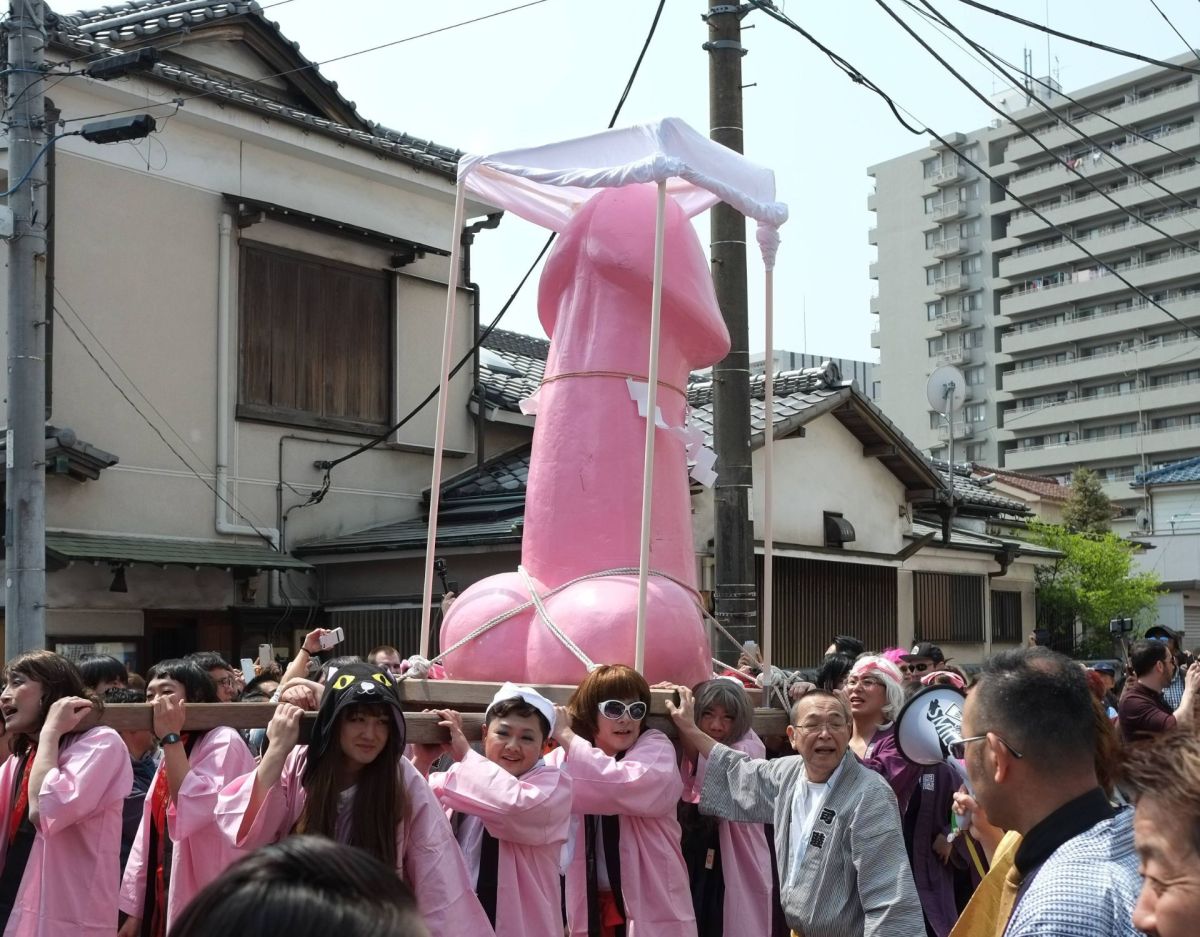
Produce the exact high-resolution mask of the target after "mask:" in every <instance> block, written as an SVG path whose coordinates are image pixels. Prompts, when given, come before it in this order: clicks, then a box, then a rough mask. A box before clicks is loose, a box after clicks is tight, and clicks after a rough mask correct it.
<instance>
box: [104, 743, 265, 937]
mask: <svg viewBox="0 0 1200 937" xmlns="http://www.w3.org/2000/svg"><path fill="white" fill-rule="evenodd" d="M166 770H167V766H166V761H165V760H164V761H162V762H160V763H159V765H158V770H157V771H155V772H154V780H152V781H151V782H150V790H149V792H148V793H147V794H146V803H145V804H144V805H143V807H142V822H141V824H140V825H139V826H138V831H137V836H136V837H135V838H134V841H133V848H132V849H130V851H129V860H128V862H126V863H125V875H124V878H123V879H122V881H121V910H122V911H124V912H125V913H126V914H128V915H129V916H130V917H136V918H140V917H142V915H143V914H144V912H145V908H146V889H147V887H151V888H152V887H153V883H151V882H149V879H150V876H151V875H152V874H153V870H154V863H155V857H154V856H149V855H147V852H148V850H149V848H150V827H151V824H152V823H153V820H152V819H151V813H152V810H153V806H154V804H153V795H154V788H155V785H156V784H157V783H158V777H159V775H160V774H162V773H163V772H164V771H166ZM253 770H254V756H253V755H252V754H250V749H249V748H247V747H246V743H245V742H244V741H242V737H241V736H240V735H239V734H238V733H237V732H236V731H235V730H234V729H230V728H228V727H225V726H221V727H219V728H216V729H210V730H209V731H208V732H205V733H204V735H202V736H201V737H200V738H199V739H197V740H196V744H195V745H194V746H193V747H192V751H191V754H189V755H188V773H187V776H186V777H185V778H184V779H183V784H181V785H180V786H179V793H178V794H177V795H176V797H175V802H174V803H172V804H168V805H167V835H168V836H170V837H171V868H170V870H169V871H170V875H171V878H170V884H169V886H168V888H167V909H166V911H167V927H168V929H169V928H170V927H171V925H172V924H173V923H174V922H175V919H176V918H177V917H178V916H179V914H180V913H181V912H182V911H183V909H184V908H186V907H187V906H188V903H189V902H190V901H191V900H192V899H193V898H194V897H195V896H196V893H197V892H199V891H200V890H201V889H202V888H204V886H205V885H207V884H208V883H209V882H211V881H212V880H213V879H215V878H216V877H217V876H218V875H220V874H221V873H222V872H224V871H225V870H226V869H227V868H229V866H231V865H232V864H233V863H234V862H236V861H237V860H238V859H240V858H241V857H242V856H243V855H244V854H245V850H242V849H238V848H236V847H234V846H233V845H232V844H231V843H230V842H229V840H228V839H227V838H226V837H225V835H224V834H223V833H222V831H221V829H220V827H218V826H217V822H216V821H217V817H216V808H217V798H218V797H219V796H220V793H221V791H222V789H223V788H224V787H225V785H226V784H228V783H229V782H230V781H232V780H233V779H234V778H239V777H241V776H242V775H243V774H245V773H246V772H247V771H253Z"/></svg>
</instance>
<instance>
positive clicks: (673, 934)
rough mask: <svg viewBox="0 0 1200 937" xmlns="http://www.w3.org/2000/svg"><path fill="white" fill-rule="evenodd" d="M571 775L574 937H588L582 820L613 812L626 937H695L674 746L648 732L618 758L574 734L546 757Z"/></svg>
mask: <svg viewBox="0 0 1200 937" xmlns="http://www.w3.org/2000/svg"><path fill="white" fill-rule="evenodd" d="M546 760H547V761H548V762H551V763H553V764H559V765H562V766H563V767H564V768H565V769H566V771H567V773H569V774H570V775H571V784H572V792H573V797H572V803H573V806H572V812H573V813H574V814H575V816H576V817H577V818H578V820H579V821H580V822H577V823H575V824H573V825H574V826H575V827H576V829H575V834H574V837H575V841H574V855H573V856H572V858H571V865H570V867H569V868H568V869H567V920H568V923H569V926H570V933H571V935H572V937H587V932H588V913H587V856H586V852H587V850H586V848H585V838H584V836H585V831H584V824H583V822H582V819H583V817H584V816H588V815H601V816H603V815H605V814H617V815H619V816H620V830H621V855H620V859H621V891H622V894H623V896H624V898H625V912H626V915H627V917H628V921H629V925H628V932H627V933H628V937H696V919H695V915H694V914H693V912H692V893H691V887H690V886H689V884H688V874H687V867H686V866H685V865H684V862H683V853H682V852H681V851H680V848H679V839H680V830H679V820H678V819H677V814H676V809H677V804H678V802H679V800H680V797H681V796H682V794H683V781H682V780H681V779H680V777H679V768H678V767H677V766H676V764H675V749H674V747H673V746H672V745H671V742H670V740H669V739H668V738H667V737H666V736H665V735H663V734H662V733H661V732H659V731H658V730H656V729H647V730H646V731H645V732H643V733H642V734H641V736H639V737H638V740H637V741H636V742H635V743H634V745H633V747H632V748H630V749H629V750H628V751H627V752H626V753H625V756H624V757H623V758H622V759H621V760H620V761H618V760H617V759H616V758H613V757H612V756H610V755H606V754H604V752H602V751H601V750H600V749H598V748H596V747H594V746H593V745H592V744H591V743H589V742H588V741H587V739H583V738H580V737H578V736H576V737H575V738H573V739H572V740H571V744H570V747H569V748H567V749H565V750H564V749H561V748H560V749H555V750H554V751H552V752H551V753H550V754H549V755H547V756H546Z"/></svg>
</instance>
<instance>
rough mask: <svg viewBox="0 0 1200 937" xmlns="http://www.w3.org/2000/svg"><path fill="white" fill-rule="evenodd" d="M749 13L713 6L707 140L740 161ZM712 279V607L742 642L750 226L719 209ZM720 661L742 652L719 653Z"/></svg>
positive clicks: (747, 593)
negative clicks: (721, 335) (716, 348)
mask: <svg viewBox="0 0 1200 937" xmlns="http://www.w3.org/2000/svg"><path fill="white" fill-rule="evenodd" d="M748 9H749V7H746V6H744V5H741V4H737V3H732V4H730V3H722V2H720V0H709V6H708V13H707V15H706V16H705V19H706V20H707V22H708V39H709V41H708V42H706V43H705V44H704V48H705V50H706V51H707V52H708V87H709V99H708V102H709V103H708V110H709V137H710V138H711V139H712V140H714V141H715V142H717V143H720V144H722V145H724V146H727V147H729V149H731V150H733V151H735V152H737V153H741V152H742V151H743V141H742V56H743V55H745V54H746V50H745V49H743V48H742V44H741V36H742V25H741V21H742V16H743V15H744V14H745V13H746V12H747V10H748ZM711 253H712V275H713V285H714V286H715V287H716V292H717V301H718V302H719V303H720V305H721V312H722V314H723V315H724V317H725V324H726V326H727V327H728V329H729V338H730V349H729V354H728V355H727V356H726V357H725V359H724V360H722V361H721V362H720V363H719V364H717V365H716V367H714V368H713V437H714V448H715V450H716V453H717V484H716V488H715V490H714V493H713V502H714V511H715V518H714V520H715V541H714V545H713V546H714V553H715V559H716V577H715V583H714V587H713V604H714V606H715V608H714V612H715V615H716V617H717V620H718V621H720V622H721V624H722V625H724V626H725V628H726V629H728V631H729V632H730V634H732V635H733V636H734V637H735V638H737V640H738V641H742V642H745V641H751V640H755V639H757V637H758V623H757V614H756V609H757V590H756V586H755V576H754V532H753V525H752V523H751V520H750V492H751V487H752V485H753V471H752V467H751V462H750V350H749V343H750V336H749V324H748V318H747V313H746V218H745V216H744V215H742V214H741V212H739V211H737V210H736V209H734V208H732V207H730V206H729V205H726V204H725V203H724V202H720V203H718V204H717V205H716V206H715V207H714V208H713V209H712V245H711ZM720 656H721V657H722V658H723V659H724V658H726V657H728V658H729V659H730V660H734V659H736V657H737V652H736V651H735V650H733V649H731V648H728V647H727V646H726V645H721V653H720Z"/></svg>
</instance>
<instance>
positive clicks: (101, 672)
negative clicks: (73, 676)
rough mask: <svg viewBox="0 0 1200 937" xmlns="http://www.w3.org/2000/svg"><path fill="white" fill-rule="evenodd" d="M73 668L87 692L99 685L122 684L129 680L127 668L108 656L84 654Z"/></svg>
mask: <svg viewBox="0 0 1200 937" xmlns="http://www.w3.org/2000/svg"><path fill="white" fill-rule="evenodd" d="M75 666H76V667H78V668H79V676H81V677H83V685H84V686H86V687H87V688H88V689H89V690H94V689H96V687H98V686H99V685H100V684H101V683H124V682H125V681H126V680H128V679H129V668H128V667H126V666H125V665H124V664H123V663H122V662H121V661H119V660H117V659H116V658H115V657H112V656H111V655H109V654H85V655H84V656H83V657H81V658H80V659H79V662H78V663H77V664H76V665H75Z"/></svg>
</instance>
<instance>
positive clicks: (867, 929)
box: [668, 687, 925, 937]
mask: <svg viewBox="0 0 1200 937" xmlns="http://www.w3.org/2000/svg"><path fill="white" fill-rule="evenodd" d="M678 692H679V697H680V705H679V706H678V707H676V706H673V705H672V704H670V703H668V708H669V709H670V711H671V715H672V717H673V718H674V720H675V724H676V726H677V727H678V730H679V734H680V736H682V737H683V738H684V739H685V740H686V741H687V742H688V744H689V745H691V746H692V747H693V748H695V749H696V750H697V751H699V752H700V753H701V754H702V755H705V756H707V758H708V772H707V774H706V776H705V778H704V787H703V790H702V792H701V795H700V811H701V812H702V813H706V814H709V815H711V816H717V817H721V818H722V819H725V820H733V821H736V822H742V823H773V824H774V825H775V852H776V856H777V859H778V865H779V896H780V901H781V903H782V905H783V913H784V916H785V917H786V918H787V922H788V925H789V926H790V927H791V928H792V929H793V930H794V931H795V932H796V933H798V934H803V935H804V937H860V935H861V937H923V935H924V934H925V924H924V922H923V919H922V916H921V904H920V901H919V900H918V898H917V890H916V885H915V884H914V883H913V877H912V871H911V869H910V868H909V863H908V856H907V854H906V853H905V851H904V837H903V834H902V833H901V830H900V813H899V810H898V809H897V807H896V797H895V795H894V794H893V793H892V791H891V788H889V787H888V785H887V782H886V781H884V780H883V778H882V777H880V776H879V775H878V774H876V773H875V772H874V771H871V770H870V769H869V768H867V767H865V766H864V765H863V764H862V763H861V762H859V760H858V759H857V758H856V757H855V756H854V753H853V752H851V751H850V750H849V745H850V733H851V716H850V707H849V705H848V704H847V702H846V700H845V698H844V697H842V696H840V695H837V694H835V693H830V692H827V691H825V690H810V691H809V692H808V693H807V694H806V695H805V696H803V697H802V698H801V699H800V700H798V701H797V702H796V703H795V705H794V706H793V707H792V713H791V724H790V725H789V726H788V730H787V734H788V739H789V740H790V741H791V745H792V748H793V749H794V750H795V752H796V754H797V755H799V757H798V758H778V759H775V760H774V761H763V760H760V759H751V758H747V757H746V756H744V755H743V754H741V753H740V752H735V751H734V750H733V749H731V748H728V747H727V746H725V745H721V744H719V743H717V742H715V741H714V740H713V739H711V738H709V737H708V736H707V735H705V734H704V732H702V731H701V730H700V728H699V727H698V726H697V725H696V723H695V719H694V715H693V700H692V694H691V693H690V691H688V689H687V688H686V687H679V688H678Z"/></svg>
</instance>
